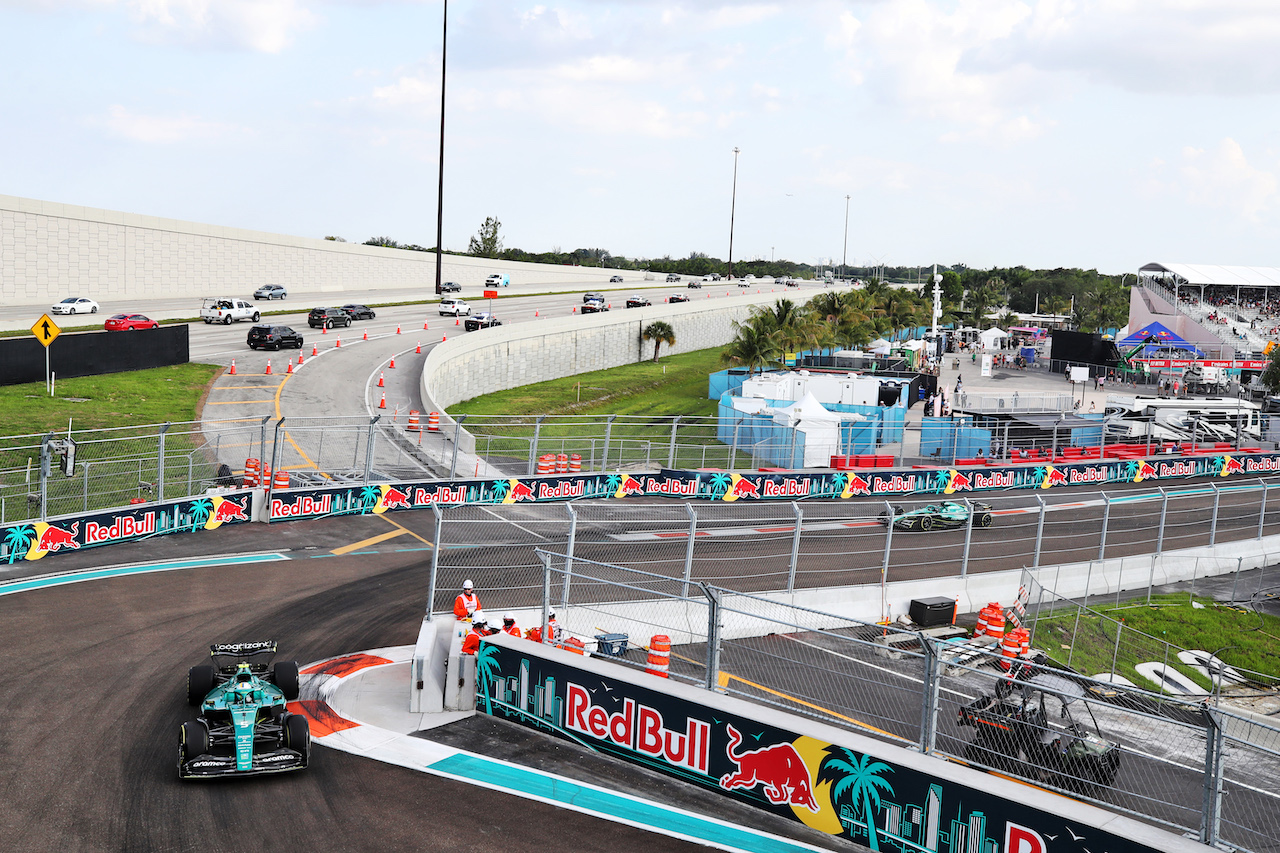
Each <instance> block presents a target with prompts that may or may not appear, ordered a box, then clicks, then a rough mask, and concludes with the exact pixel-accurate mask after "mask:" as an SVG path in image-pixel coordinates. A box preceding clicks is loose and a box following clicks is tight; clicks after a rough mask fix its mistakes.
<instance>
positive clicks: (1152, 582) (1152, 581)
mask: <svg viewBox="0 0 1280 853" xmlns="http://www.w3.org/2000/svg"><path fill="white" fill-rule="evenodd" d="M1155 582H1156V555H1155V554H1152V555H1151V573H1150V574H1149V575H1147V606H1148V607H1150V606H1151V587H1152V586H1153V585H1155Z"/></svg>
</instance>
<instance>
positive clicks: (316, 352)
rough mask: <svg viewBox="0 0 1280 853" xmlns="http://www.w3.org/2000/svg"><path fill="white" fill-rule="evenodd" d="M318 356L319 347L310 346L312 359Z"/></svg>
mask: <svg viewBox="0 0 1280 853" xmlns="http://www.w3.org/2000/svg"><path fill="white" fill-rule="evenodd" d="M319 354H320V345H319V344H312V345H311V355H312V356H313V357H314V356H317V355H319Z"/></svg>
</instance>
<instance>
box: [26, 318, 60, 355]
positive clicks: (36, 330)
mask: <svg viewBox="0 0 1280 853" xmlns="http://www.w3.org/2000/svg"><path fill="white" fill-rule="evenodd" d="M31 334H33V335H35V336H36V340H38V341H39V342H40V343H42V344H44V345H45V347H46V348H47V347H48V346H49V344H51V343H53V342H54V340H55V339H57V337H58V335H60V334H62V330H61V329H59V328H58V324H57V323H55V322H53V321H52V320H50V319H49V315H48V314H43V315H41V317H40V319H39V320H36V324H35V325H34V326H32V327H31Z"/></svg>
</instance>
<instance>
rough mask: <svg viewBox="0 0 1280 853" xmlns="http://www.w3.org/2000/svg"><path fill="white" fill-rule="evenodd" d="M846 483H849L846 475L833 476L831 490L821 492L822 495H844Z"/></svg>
mask: <svg viewBox="0 0 1280 853" xmlns="http://www.w3.org/2000/svg"><path fill="white" fill-rule="evenodd" d="M847 482H849V475H848V474H834V475H832V477H831V488H830V489H829V490H827V491H825V492H823V494H828V495H831V496H833V497H834V496H835V495H842V494H844V484H845V483H847Z"/></svg>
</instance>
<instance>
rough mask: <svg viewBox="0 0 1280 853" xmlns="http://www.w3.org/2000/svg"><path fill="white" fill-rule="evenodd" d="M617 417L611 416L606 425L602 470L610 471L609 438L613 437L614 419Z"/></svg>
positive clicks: (601, 459)
mask: <svg viewBox="0 0 1280 853" xmlns="http://www.w3.org/2000/svg"><path fill="white" fill-rule="evenodd" d="M616 417H617V415H609V419H608V420H607V421H605V424H604V454H603V455H602V456H601V457H600V470H601V471H608V470H609V438H610V436H612V435H613V419H614V418H616Z"/></svg>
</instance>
